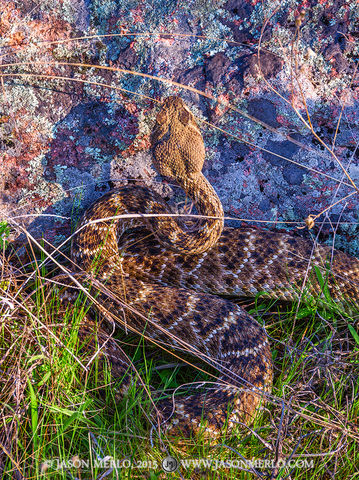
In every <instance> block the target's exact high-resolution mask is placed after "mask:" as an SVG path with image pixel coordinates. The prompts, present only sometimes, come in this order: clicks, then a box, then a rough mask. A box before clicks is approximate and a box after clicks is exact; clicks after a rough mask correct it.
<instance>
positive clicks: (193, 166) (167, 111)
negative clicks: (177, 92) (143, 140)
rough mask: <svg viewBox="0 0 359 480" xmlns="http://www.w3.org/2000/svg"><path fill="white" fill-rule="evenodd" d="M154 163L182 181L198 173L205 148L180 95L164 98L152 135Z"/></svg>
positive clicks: (170, 177) (160, 169)
mask: <svg viewBox="0 0 359 480" xmlns="http://www.w3.org/2000/svg"><path fill="white" fill-rule="evenodd" d="M151 145H152V150H153V156H154V159H153V163H154V166H155V168H156V170H157V171H158V173H160V174H161V175H162V176H164V177H166V178H168V179H169V180H171V181H173V180H174V181H177V182H178V183H180V184H181V183H183V179H185V178H195V177H196V176H198V175H199V174H200V173H201V170H202V167H203V162H204V156H205V149H204V143H203V138H202V135H201V132H200V130H199V127H198V125H197V122H196V120H195V117H194V115H193V113H192V112H191V111H190V109H189V108H188V107H187V105H186V104H185V103H184V101H183V100H182V99H181V98H179V97H168V98H166V99H165V100H164V102H163V104H162V107H161V110H160V111H159V112H158V114H157V117H156V123H155V125H154V127H153V131H152V135H151Z"/></svg>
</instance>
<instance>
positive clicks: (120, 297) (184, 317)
mask: <svg viewBox="0 0 359 480" xmlns="http://www.w3.org/2000/svg"><path fill="white" fill-rule="evenodd" d="M151 143H152V151H153V161H154V165H155V167H156V169H157V171H158V172H159V173H160V174H161V175H163V176H164V177H166V178H167V179H169V180H170V181H175V182H177V183H178V184H179V185H180V187H182V189H183V190H184V191H185V192H186V195H187V196H188V197H189V198H190V199H192V201H193V202H194V204H195V206H196V209H197V212H198V214H200V215H201V216H202V218H201V219H200V220H198V221H197V222H194V221H192V222H189V223H188V222H183V221H182V219H181V218H178V217H175V216H166V214H167V215H168V214H171V213H173V212H172V210H171V209H170V207H169V206H168V205H167V203H166V202H165V201H164V199H163V198H162V197H161V196H160V195H159V194H157V193H155V192H154V191H152V190H151V189H149V188H146V187H142V186H135V185H133V186H126V187H122V188H119V189H116V190H113V191H111V192H109V193H107V194H105V195H104V196H103V197H101V198H100V199H99V200H97V201H95V203H93V204H92V206H90V208H88V209H87V211H86V212H85V214H84V216H83V217H82V219H81V222H80V224H79V226H78V228H77V231H76V233H75V236H74V238H73V241H72V249H71V256H72V260H73V261H74V262H75V263H76V264H77V265H78V266H79V267H80V268H81V269H82V271H85V272H87V273H88V274H90V275H91V276H92V277H93V278H96V279H97V281H99V282H101V283H102V284H103V286H104V288H105V290H106V291H107V292H109V293H110V294H109V295H108V294H107V295H106V294H105V293H102V294H101V295H100V296H99V297H98V301H99V303H100V304H101V305H103V306H104V307H105V308H106V309H108V311H110V312H114V314H116V315H118V316H119V315H120V313H119V312H121V310H122V308H123V306H124V305H126V306H127V308H126V309H125V316H126V320H125V321H126V323H127V326H128V327H130V328H131V329H133V330H135V331H138V332H145V335H146V336H147V337H149V338H150V339H152V340H154V341H155V342H157V343H161V344H164V345H166V346H167V347H168V346H170V347H171V348H174V349H177V350H180V351H181V350H185V351H187V352H192V353H193V354H194V355H196V356H198V357H200V358H202V359H203V360H204V361H207V362H209V363H210V364H212V365H213V366H214V367H215V368H216V369H217V370H218V371H219V372H220V374H219V377H218V381H217V382H213V384H211V385H210V386H209V388H208V389H207V390H206V391H205V392H203V391H198V390H197V391H194V393H193V394H191V395H189V396H187V397H177V398H176V401H175V402H174V403H173V404H172V402H171V401H162V403H161V404H160V408H161V410H162V411H163V412H164V414H163V416H164V418H166V417H170V418H171V419H170V421H168V422H167V423H166V424H165V425H166V428H168V429H172V430H174V431H176V430H177V429H180V430H181V431H182V432H185V433H186V434H188V433H190V432H193V431H194V432H196V431H198V429H199V427H200V424H201V422H203V423H204V425H205V432H207V433H209V434H210V435H211V436H215V435H216V434H218V433H219V432H221V431H222V429H223V427H224V426H225V427H226V428H231V427H232V426H233V425H235V424H236V423H237V422H238V421H246V422H249V421H250V420H251V418H252V417H253V415H254V414H255V412H256V410H257V409H258V406H259V404H260V402H261V401H262V399H263V397H265V394H266V393H267V392H269V391H270V389H271V385H272V376H273V371H272V358H271V351H270V348H269V343H268V339H267V335H266V333H265V330H264V329H263V328H262V327H261V326H260V325H259V324H258V323H257V322H256V321H255V320H254V319H253V318H252V317H251V316H250V315H249V314H247V313H246V312H245V311H244V310H243V309H242V308H241V307H239V306H238V305H236V304H235V303H233V302H232V301H230V300H229V299H228V298H230V297H238V296H247V297H253V296H255V295H256V294H257V293H259V292H265V293H266V295H268V296H269V297H271V298H276V299H284V300H290V301H292V300H295V299H296V298H298V292H299V291H300V289H301V287H302V285H303V282H304V281H306V283H307V287H306V288H307V290H308V291H307V293H308V292H309V293H313V294H316V295H318V293H319V294H320V282H319V279H318V269H319V270H320V271H321V272H322V277H323V278H326V281H327V286H328V289H329V291H330V294H331V296H332V298H333V299H334V300H336V301H338V302H340V303H341V304H343V305H346V303H347V302H349V303H350V302H351V303H355V304H358V303H359V301H358V300H359V293H358V292H359V288H358V278H359V261H358V260H357V259H355V258H351V257H349V256H348V255H346V254H344V253H342V252H340V251H334V252H333V250H332V249H331V248H330V247H328V246H319V245H316V246H315V247H314V248H313V244H312V243H311V242H309V241H307V240H305V239H302V238H299V237H294V236H291V235H289V234H283V233H277V232H272V231H265V230H258V229H255V228H252V227H241V228H236V229H235V228H227V227H224V221H223V209H222V205H221V202H220V200H219V198H218V196H217V194H216V192H215V191H214V189H213V188H212V186H211V185H210V184H209V182H208V181H207V179H206V178H205V177H204V175H203V174H202V166H203V162H204V159H205V148H204V143H203V139H202V135H201V133H200V130H199V127H198V125H197V123H196V120H195V118H194V115H193V114H192V113H191V111H190V110H189V108H188V107H187V106H186V105H185V103H184V102H183V101H182V100H181V99H180V98H178V97H168V98H167V99H165V101H164V102H163V105H162V107H161V109H160V111H159V113H158V114H157V118H156V122H155V126H154V128H153V132H152V136H151ZM139 213H140V214H148V215H149V216H144V217H142V218H131V214H139ZM150 215H155V216H153V217H151V216H150ZM115 216H125V217H126V218H123V217H122V218H115V219H114V218H113V217H115ZM148 231H150V232H151V234H152V235H146V232H148ZM141 239H142V241H140V240H141ZM314 266H316V269H314ZM110 356H111V357H112V359H113V360H117V361H118V363H119V364H120V366H122V368H123V369H124V368H125V365H126V361H125V359H123V358H122V357H121V354H120V353H119V352H118V353H116V351H115V350H114V351H113V352H112V353H111V352H110ZM116 357H117V358H116Z"/></svg>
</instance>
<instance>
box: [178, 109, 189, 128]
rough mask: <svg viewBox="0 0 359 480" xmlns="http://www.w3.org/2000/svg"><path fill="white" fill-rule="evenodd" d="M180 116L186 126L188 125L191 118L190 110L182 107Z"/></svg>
mask: <svg viewBox="0 0 359 480" xmlns="http://www.w3.org/2000/svg"><path fill="white" fill-rule="evenodd" d="M178 118H179V120H180V122H181V123H183V125H184V126H186V125H187V124H188V122H189V119H190V112H189V111H188V110H187V109H184V108H181V110H180V111H179V114H178Z"/></svg>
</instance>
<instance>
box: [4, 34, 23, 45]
mask: <svg viewBox="0 0 359 480" xmlns="http://www.w3.org/2000/svg"><path fill="white" fill-rule="evenodd" d="M24 39H25V34H24V33H23V32H15V33H13V34H11V35H10V36H9V38H8V43H9V45H10V46H11V47H18V46H19V45H21V44H22V43H23V42H24Z"/></svg>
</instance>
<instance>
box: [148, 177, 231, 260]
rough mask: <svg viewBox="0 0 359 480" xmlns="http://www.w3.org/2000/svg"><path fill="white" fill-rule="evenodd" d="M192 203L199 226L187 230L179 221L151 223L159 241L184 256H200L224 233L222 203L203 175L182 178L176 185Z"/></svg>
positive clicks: (172, 219)
mask: <svg viewBox="0 0 359 480" xmlns="http://www.w3.org/2000/svg"><path fill="white" fill-rule="evenodd" d="M178 183H179V185H180V186H181V187H182V188H183V190H184V191H185V193H186V195H187V196H188V197H189V198H190V199H191V200H192V201H193V203H194V205H195V207H196V209H197V213H198V215H200V216H201V217H203V218H200V220H199V222H198V223H196V225H195V227H194V226H193V224H192V226H191V227H190V228H188V227H187V226H186V225H185V224H184V222H183V221H182V220H181V219H177V218H165V217H164V218H158V219H153V223H154V224H155V225H154V224H153V223H152V227H151V228H152V229H153V231H154V233H155V235H156V237H157V238H158V240H159V241H160V242H161V243H162V244H164V245H166V246H168V247H169V248H171V249H172V250H175V251H179V252H181V253H183V254H190V255H191V254H192V255H196V254H200V253H203V252H206V251H207V250H209V249H210V248H211V247H213V246H214V245H215V244H216V243H217V241H218V239H219V237H220V236H221V234H222V231H223V224H224V220H223V216H224V214H223V207H222V204H221V201H220V199H219V197H218V195H217V193H216V192H215V190H214V189H213V187H212V186H211V184H210V183H209V182H208V180H207V179H206V178H205V177H204V175H203V174H202V173H200V174H198V175H196V176H192V177H185V178H183V179H182V181H180V182H178Z"/></svg>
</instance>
